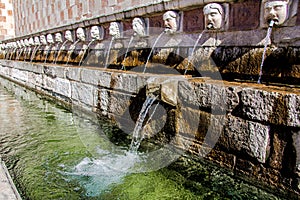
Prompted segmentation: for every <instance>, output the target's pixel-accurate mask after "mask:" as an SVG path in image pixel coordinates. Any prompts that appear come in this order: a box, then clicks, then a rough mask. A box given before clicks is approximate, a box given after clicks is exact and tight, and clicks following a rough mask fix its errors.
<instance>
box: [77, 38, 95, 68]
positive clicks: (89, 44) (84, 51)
mask: <svg viewBox="0 0 300 200" xmlns="http://www.w3.org/2000/svg"><path fill="white" fill-rule="evenodd" d="M93 42H95V39H92V40H91V41H90V42H89V43H88V45H87V47H86V48H85V49H84V50H83V55H82V57H81V59H80V61H79V63H78V66H80V65H81V63H82V60H83V58H84V55H85V53H86V51H88V50H89V48H90V46H91V44H92V43H93ZM88 54H89V51H88V53H87V56H88Z"/></svg>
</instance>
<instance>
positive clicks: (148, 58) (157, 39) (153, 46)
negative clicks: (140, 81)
mask: <svg viewBox="0 0 300 200" xmlns="http://www.w3.org/2000/svg"><path fill="white" fill-rule="evenodd" d="M164 34H165V31H163V32H162V33H161V34H159V36H158V37H157V38H156V40H155V42H154V44H153V45H152V48H151V51H150V53H149V55H148V57H147V61H146V64H145V66H144V70H143V73H145V72H146V68H147V65H148V62H149V60H150V56H151V54H152V52H153V50H154V48H155V46H156V43H157V42H158V41H159V39H160V38H161V37H162V36H163V35H164Z"/></svg>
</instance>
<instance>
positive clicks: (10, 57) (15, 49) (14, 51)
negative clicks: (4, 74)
mask: <svg viewBox="0 0 300 200" xmlns="http://www.w3.org/2000/svg"><path fill="white" fill-rule="evenodd" d="M16 51H17V48H14V50H13V52H12V53H11V54H10V56H9V60H11V59H12V56H13V55H14V54H15V53H16Z"/></svg>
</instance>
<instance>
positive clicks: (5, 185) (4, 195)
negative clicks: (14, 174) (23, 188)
mask: <svg viewBox="0 0 300 200" xmlns="http://www.w3.org/2000/svg"><path fill="white" fill-rule="evenodd" d="M0 200H21V197H20V195H19V193H18V191H17V189H16V187H15V185H14V183H13V181H12V179H11V177H10V175H9V173H8V170H7V168H6V166H5V164H4V162H3V161H2V160H1V158H0Z"/></svg>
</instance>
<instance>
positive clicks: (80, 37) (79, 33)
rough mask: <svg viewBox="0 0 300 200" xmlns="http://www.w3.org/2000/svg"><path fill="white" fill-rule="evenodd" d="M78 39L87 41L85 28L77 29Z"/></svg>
mask: <svg viewBox="0 0 300 200" xmlns="http://www.w3.org/2000/svg"><path fill="white" fill-rule="evenodd" d="M76 36H77V39H78V40H80V41H85V33H84V30H83V28H78V29H77V31H76Z"/></svg>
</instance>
